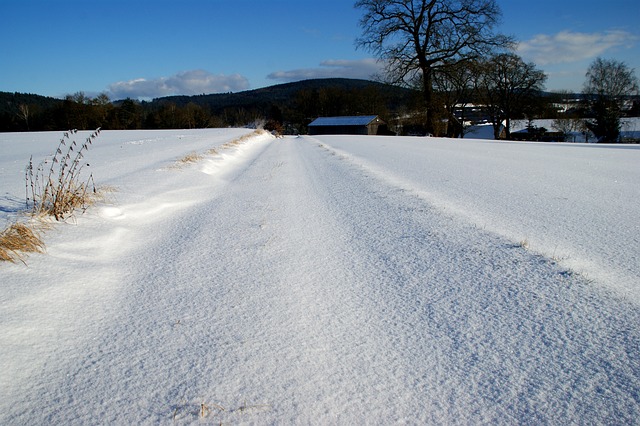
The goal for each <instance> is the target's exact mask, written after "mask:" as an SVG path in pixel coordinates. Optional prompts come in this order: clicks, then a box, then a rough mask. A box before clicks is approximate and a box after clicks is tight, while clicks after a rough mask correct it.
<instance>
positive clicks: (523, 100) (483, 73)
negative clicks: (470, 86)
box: [477, 53, 547, 139]
mask: <svg viewBox="0 0 640 426" xmlns="http://www.w3.org/2000/svg"><path fill="white" fill-rule="evenodd" d="M479 69H480V73H479V76H478V78H477V88H478V94H479V98H480V99H481V100H482V103H484V104H485V106H486V108H487V111H488V112H489V115H490V117H491V121H492V124H493V132H494V136H495V138H496V139H499V137H500V131H501V127H502V124H503V123H504V130H505V137H506V138H507V139H510V138H511V120H512V119H514V118H517V117H518V116H524V115H529V116H530V115H531V114H527V113H528V112H529V111H530V110H531V106H532V105H533V104H534V103H535V100H536V98H537V97H538V96H539V94H540V92H541V91H542V90H543V89H544V83H545V81H546V80H547V75H546V74H545V73H544V72H543V71H541V70H539V69H537V68H536V65H535V64H534V63H532V62H529V63H526V62H524V61H523V60H522V58H521V57H520V56H518V55H516V54H515V53H501V54H498V55H495V56H493V57H492V58H491V59H489V60H488V61H486V62H484V63H483V65H482V66H481V67H480V68H479Z"/></svg>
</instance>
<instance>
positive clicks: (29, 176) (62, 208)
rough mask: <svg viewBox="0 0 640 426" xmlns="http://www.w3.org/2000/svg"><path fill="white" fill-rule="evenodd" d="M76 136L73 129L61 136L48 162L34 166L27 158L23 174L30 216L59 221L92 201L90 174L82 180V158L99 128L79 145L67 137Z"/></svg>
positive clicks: (94, 189) (84, 164)
mask: <svg viewBox="0 0 640 426" xmlns="http://www.w3.org/2000/svg"><path fill="white" fill-rule="evenodd" d="M76 133H77V130H70V131H69V132H65V133H64V135H63V137H62V139H61V140H60V143H59V144H58V148H57V149H56V152H55V153H54V155H53V157H52V158H51V159H45V160H43V161H42V162H40V163H39V164H38V166H36V167H34V163H33V157H32V158H30V159H29V164H28V165H27V169H26V173H25V186H26V198H27V204H31V205H32V209H33V213H34V214H36V215H49V216H53V217H54V218H55V219H56V220H61V219H64V218H65V217H66V216H67V215H69V214H71V213H72V212H73V211H74V210H75V209H77V208H82V209H83V210H86V208H87V207H88V206H89V205H90V204H91V203H92V202H93V200H94V195H95V194H96V193H97V191H96V187H95V183H94V181H93V175H91V174H90V175H89V176H88V177H87V178H86V179H85V178H83V177H82V171H83V170H84V168H85V167H88V166H89V164H88V163H86V162H85V161H84V160H83V159H84V155H85V153H86V151H87V150H88V149H89V146H91V144H92V143H93V141H94V139H95V138H97V137H98V135H99V134H100V129H97V130H96V131H95V132H93V133H91V135H90V136H89V137H88V138H87V139H86V141H85V142H84V143H83V144H78V143H76V141H75V140H72V138H71V136H72V135H75V134H76Z"/></svg>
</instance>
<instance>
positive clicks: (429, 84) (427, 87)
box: [422, 65, 435, 135]
mask: <svg viewBox="0 0 640 426" xmlns="http://www.w3.org/2000/svg"><path fill="white" fill-rule="evenodd" d="M431 72H432V71H431V67H429V66H428V65H427V66H423V67H422V84H423V87H422V96H423V100H424V108H425V112H426V120H425V128H426V130H427V134H429V135H435V120H434V112H435V111H434V107H433V81H432V76H431Z"/></svg>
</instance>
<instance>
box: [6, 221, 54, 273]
mask: <svg viewBox="0 0 640 426" xmlns="http://www.w3.org/2000/svg"><path fill="white" fill-rule="evenodd" d="M39 234H40V233H39V232H38V231H37V230H35V228H34V227H33V226H28V225H26V224H24V223H14V224H13V225H11V226H9V227H8V228H7V229H5V230H4V231H2V233H0V260H2V261H6V262H14V263H15V262H16V261H17V260H20V261H21V262H23V263H24V259H23V257H22V253H42V252H44V243H43V242H42V239H41V238H40V235H39Z"/></svg>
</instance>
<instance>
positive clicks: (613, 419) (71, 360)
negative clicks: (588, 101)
mask: <svg viewBox="0 0 640 426" xmlns="http://www.w3.org/2000/svg"><path fill="white" fill-rule="evenodd" d="M248 133H251V131H250V130H246V129H221V130H196V131H188V130H183V131H155V132H154V131H141V132H115V131H114V132H108V131H105V132H103V133H102V134H101V135H100V136H99V138H98V139H97V140H96V142H95V143H94V145H93V146H92V147H91V149H90V152H89V153H88V155H87V162H89V163H90V166H89V169H90V170H91V172H92V173H93V175H94V178H95V180H96V183H97V184H98V185H105V186H108V187H110V188H112V189H113V190H114V191H113V192H110V193H108V194H107V196H106V199H105V201H103V202H101V203H99V204H98V205H96V206H94V207H91V208H90V209H89V210H88V211H87V212H86V213H84V214H80V213H78V214H76V215H74V216H73V217H71V218H69V219H68V220H67V221H66V222H65V223H60V224H56V225H55V226H54V228H53V229H51V230H49V231H47V232H46V234H45V242H46V245H47V252H46V253H45V254H36V255H30V256H29V257H27V258H26V263H27V265H26V266H25V265H24V264H22V263H17V264H0V282H1V283H2V284H1V285H2V292H1V293H0V369H1V371H2V374H1V375H0V423H1V424H190V423H193V424H201V423H205V424H209V423H214V424H218V423H223V424H244V423H246V424H393V423H408V424H442V423H445V424H486V423H488V424H545V423H546V424H548V423H552V424H568V423H569V424H571V423H595V424H633V423H634V422H637V419H638V418H640V350H639V349H638V348H640V329H639V327H638V325H639V324H640V261H639V259H638V252H639V251H640V250H639V247H640V244H639V243H640V222H639V220H638V218H640V197H639V195H640V186H639V183H640V150H639V149H638V147H632V146H594V145H569V144H542V143H540V144H536V143H504V142H491V141H477V140H445V139H435V138H393V137H390V138H386V137H358V136H322V137H319V138H313V137H308V136H303V137H299V138H296V137H286V138H283V139H274V138H272V137H271V136H268V135H263V136H258V137H254V138H253V139H250V140H249V141H247V142H245V143H243V144H241V145H238V146H232V147H223V145H224V144H225V143H227V142H229V141H231V140H234V139H236V138H238V137H240V136H242V135H245V134H248ZM60 136H61V135H60V134H58V133H37V134H33V133H32V134H0V147H1V151H0V182H1V183H2V188H1V189H2V192H0V215H1V216H0V218H1V219H2V223H3V224H6V223H9V222H10V221H12V220H15V218H16V217H19V215H20V212H21V211H22V210H23V209H24V205H23V200H24V190H25V188H24V183H25V182H24V167H25V166H26V163H27V161H28V159H29V156H30V155H31V154H33V155H34V159H35V160H38V159H40V158H43V157H44V156H45V155H47V154H50V153H51V152H52V151H53V150H55V147H56V145H57V140H58V139H59V138H60ZM86 136H88V133H83V132H81V134H79V135H77V138H78V139H82V138H84V137H86ZM212 148H215V149H216V152H215V153H214V152H209V150H210V149H212ZM190 153H198V154H201V155H202V156H203V158H202V159H201V160H200V161H199V162H198V163H195V164H189V165H182V166H178V165H177V164H176V161H177V160H179V159H180V158H183V157H184V156H186V155H187V154H190ZM203 416H204V417H203Z"/></svg>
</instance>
